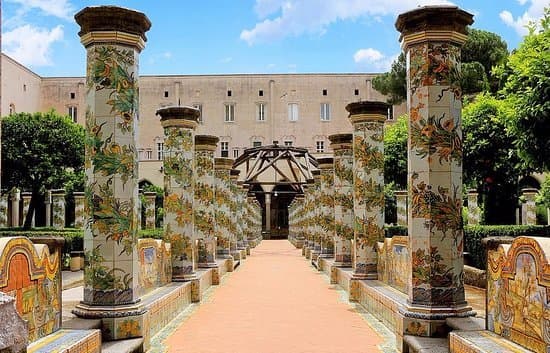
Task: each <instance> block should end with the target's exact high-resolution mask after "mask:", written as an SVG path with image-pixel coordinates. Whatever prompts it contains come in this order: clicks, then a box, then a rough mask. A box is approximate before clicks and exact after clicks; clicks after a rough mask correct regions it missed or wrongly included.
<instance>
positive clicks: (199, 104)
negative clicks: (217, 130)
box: [193, 103, 204, 124]
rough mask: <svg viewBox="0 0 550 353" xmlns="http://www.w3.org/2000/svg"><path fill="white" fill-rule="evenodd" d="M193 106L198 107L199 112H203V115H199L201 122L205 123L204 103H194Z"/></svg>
mask: <svg viewBox="0 0 550 353" xmlns="http://www.w3.org/2000/svg"><path fill="white" fill-rule="evenodd" d="M193 108H195V109H198V110H199V112H201V115H199V120H198V121H199V124H203V123H204V118H203V116H202V104H201V103H194V104H193Z"/></svg>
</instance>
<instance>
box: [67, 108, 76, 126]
mask: <svg viewBox="0 0 550 353" xmlns="http://www.w3.org/2000/svg"><path fill="white" fill-rule="evenodd" d="M69 116H70V117H71V120H72V121H73V122H75V123H76V117H77V115H76V107H69Z"/></svg>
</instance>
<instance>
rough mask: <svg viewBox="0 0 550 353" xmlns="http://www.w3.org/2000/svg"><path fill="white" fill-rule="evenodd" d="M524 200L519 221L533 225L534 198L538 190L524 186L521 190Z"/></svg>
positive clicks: (534, 212)
mask: <svg viewBox="0 0 550 353" xmlns="http://www.w3.org/2000/svg"><path fill="white" fill-rule="evenodd" d="M521 192H522V194H523V198H524V199H525V202H524V203H523V204H522V205H521V207H522V218H521V223H522V224H523V225H535V224H537V207H536V205H535V198H536V197H537V194H538V193H539V191H538V190H537V189H533V188H526V189H522V190H521Z"/></svg>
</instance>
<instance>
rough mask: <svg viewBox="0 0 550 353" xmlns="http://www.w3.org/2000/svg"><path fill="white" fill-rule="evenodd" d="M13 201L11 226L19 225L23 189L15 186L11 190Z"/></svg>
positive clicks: (11, 200) (11, 199)
mask: <svg viewBox="0 0 550 353" xmlns="http://www.w3.org/2000/svg"><path fill="white" fill-rule="evenodd" d="M10 202H11V226H12V227H19V203H20V202H21V190H19V189H17V188H14V189H12V190H11V191H10Z"/></svg>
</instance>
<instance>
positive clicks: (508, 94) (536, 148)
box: [498, 8, 550, 172]
mask: <svg viewBox="0 0 550 353" xmlns="http://www.w3.org/2000/svg"><path fill="white" fill-rule="evenodd" d="M498 74H499V76H500V77H501V79H502V81H503V84H504V87H503V89H502V90H501V91H500V94H501V95H502V96H503V97H504V98H505V99H506V100H508V101H509V102H510V104H511V106H512V108H513V109H514V111H515V114H514V115H513V116H512V118H511V119H510V120H509V125H508V126H509V128H510V130H511V131H512V133H513V134H514V135H515V145H516V147H517V150H518V153H519V156H520V157H521V159H522V161H523V163H524V165H525V166H526V167H528V168H529V169H531V170H533V171H539V172H546V171H550V138H549V136H550V8H546V9H545V13H544V17H543V18H542V20H541V23H540V30H539V31H537V30H536V29H535V26H534V25H532V26H531V27H530V29H529V34H528V35H527V36H525V38H524V40H523V42H522V43H521V44H520V45H519V48H518V49H517V50H515V51H514V52H513V53H512V54H511V55H510V57H509V58H508V61H507V63H506V64H505V65H502V66H501V67H500V68H499V70H498Z"/></svg>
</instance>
